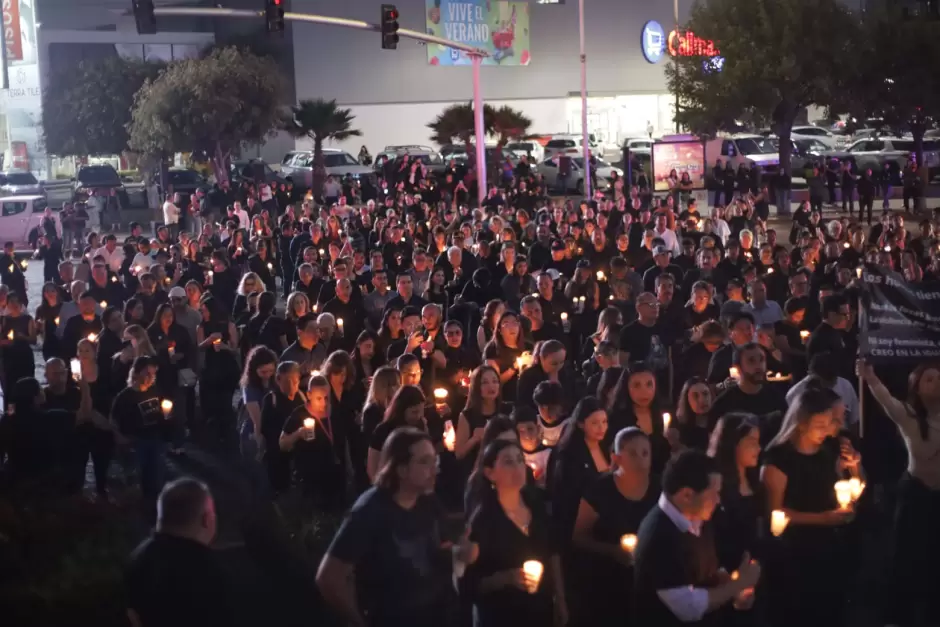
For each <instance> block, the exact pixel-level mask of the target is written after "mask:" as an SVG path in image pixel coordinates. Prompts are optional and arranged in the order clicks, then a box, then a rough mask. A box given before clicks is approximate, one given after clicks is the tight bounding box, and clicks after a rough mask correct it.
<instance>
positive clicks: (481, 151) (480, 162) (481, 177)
mask: <svg viewBox="0 0 940 627" xmlns="http://www.w3.org/2000/svg"><path fill="white" fill-rule="evenodd" d="M471 58H472V59H473V122H474V126H475V127H476V128H475V133H476V146H477V148H476V153H477V202H478V203H480V206H483V200H484V199H485V198H486V129H484V128H483V91H482V90H481V89H480V66H481V65H482V64H483V57H481V56H480V55H476V54H475V55H473V56H472V57H471Z"/></svg>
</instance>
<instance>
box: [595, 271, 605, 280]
mask: <svg viewBox="0 0 940 627" xmlns="http://www.w3.org/2000/svg"><path fill="white" fill-rule="evenodd" d="M606 278H607V277H606V276H605V275H604V271H603V270H598V271H597V280H598V281H604V280H605V279H606Z"/></svg>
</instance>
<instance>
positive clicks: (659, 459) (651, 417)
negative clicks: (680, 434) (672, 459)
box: [607, 363, 670, 475]
mask: <svg viewBox="0 0 940 627" xmlns="http://www.w3.org/2000/svg"><path fill="white" fill-rule="evenodd" d="M607 408H608V413H609V414H610V415H611V416H615V420H614V426H616V427H617V429H618V430H619V429H624V428H626V427H639V428H640V430H641V431H643V433H645V434H646V435H648V436H649V438H650V444H651V446H652V448H653V473H655V474H657V475H658V474H660V473H661V472H662V470H663V468H665V467H666V462H668V461H669V455H670V447H669V442H667V441H666V437H665V434H664V430H665V424H664V418H663V414H664V412H663V406H662V405H661V404H660V402H659V396H658V395H657V390H656V374H655V373H654V372H653V371H652V370H651V369H650V368H649V367H648V366H647V365H646V364H643V363H632V364H630V366H629V367H628V368H627V369H625V370H624V371H623V372H622V373H621V375H620V379H619V380H618V381H617V386H616V387H615V388H614V391H613V392H612V393H611V399H610V404H608V405H607ZM618 432H619V431H618Z"/></svg>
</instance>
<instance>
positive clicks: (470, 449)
mask: <svg viewBox="0 0 940 627" xmlns="http://www.w3.org/2000/svg"><path fill="white" fill-rule="evenodd" d="M510 412H511V408H510V407H509V405H508V404H504V403H503V402H502V397H501V396H500V382H499V373H498V372H497V371H496V369H495V368H493V367H492V366H489V365H483V366H480V367H479V368H477V369H476V370H474V371H473V372H472V373H470V389H469V390H468V392H467V405H466V407H464V409H463V411H462V412H460V416H458V418H457V438H456V442H455V445H454V454H455V455H456V456H457V459H458V460H463V464H462V466H463V468H464V469H465V472H464V476H466V475H469V471H470V469H471V468H473V466H474V464H475V462H476V458H477V455H478V453H479V446H480V442H481V441H482V439H483V429H484V428H485V427H486V423H487V422H489V421H490V420H491V419H492V418H494V417H495V416H497V415H498V414H505V415H508V414H509V413H510Z"/></svg>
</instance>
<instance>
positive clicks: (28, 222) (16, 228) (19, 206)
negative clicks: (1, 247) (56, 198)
mask: <svg viewBox="0 0 940 627" xmlns="http://www.w3.org/2000/svg"><path fill="white" fill-rule="evenodd" d="M46 207H47V204H46V197H45V196H40V195H38V194H33V195H29V196H6V197H5V198H0V241H3V242H13V246H14V247H15V248H16V249H17V250H22V249H25V248H30V245H29V232H30V231H32V230H33V229H35V228H38V227H39V226H40V224H41V223H42V216H43V212H44V211H45V210H46ZM52 217H53V219H54V220H55V223H56V231H57V232H58V233H60V234H61V233H62V225H61V224H60V222H59V214H58V213H56V212H53V214H52Z"/></svg>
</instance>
